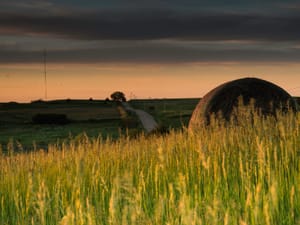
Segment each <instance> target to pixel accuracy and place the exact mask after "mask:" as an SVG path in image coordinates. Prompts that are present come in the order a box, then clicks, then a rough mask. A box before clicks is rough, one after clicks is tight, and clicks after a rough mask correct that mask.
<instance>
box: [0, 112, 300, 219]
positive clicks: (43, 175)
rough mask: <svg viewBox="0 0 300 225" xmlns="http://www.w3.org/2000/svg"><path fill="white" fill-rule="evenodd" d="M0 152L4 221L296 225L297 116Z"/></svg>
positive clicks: (299, 199)
mask: <svg viewBox="0 0 300 225" xmlns="http://www.w3.org/2000/svg"><path fill="white" fill-rule="evenodd" d="M242 121H243V122H241V123H239V124H238V125H235V123H234V122H232V123H229V124H225V123H224V124H220V123H217V122H214V121H212V124H211V125H210V126H209V127H204V126H203V127H202V128H199V129H198V130H196V131H193V132H191V131H187V130H183V131H176V132H175V131H174V132H172V131H171V132H170V133H169V134H167V135H165V136H155V135H153V136H144V135H141V136H140V137H138V138H135V139H131V138H128V137H121V138H120V139H118V140H110V139H102V138H101V137H99V138H94V139H90V138H89V137H87V136H84V135H83V136H82V137H81V138H77V139H74V140H72V141H71V142H70V143H60V144H56V145H50V146H49V148H48V151H45V150H35V151H30V152H24V153H19V152H18V153H16V152H14V148H15V146H13V145H12V143H8V152H2V153H0V224H3V225H5V224H7V225H15V224H16V225H17V224H18V225H22V224H24V225H25V224H38V225H44V224H48V225H54V224H61V225H72V224H73V225H77V224H78V225H83V224H89V225H92V224H168V225H172V224H187V225H191V224H209V225H213V224H226V225H231V224H239V225H246V224H266V225H271V224H300V158H299V157H300V115H299V114H297V115H295V114H293V113H288V114H286V115H279V114H278V115H277V118H276V119H275V118H273V117H267V118H261V117H258V116H255V118H254V120H253V121H252V122H251V123H248V121H247V119H246V118H245V119H243V120H242Z"/></svg>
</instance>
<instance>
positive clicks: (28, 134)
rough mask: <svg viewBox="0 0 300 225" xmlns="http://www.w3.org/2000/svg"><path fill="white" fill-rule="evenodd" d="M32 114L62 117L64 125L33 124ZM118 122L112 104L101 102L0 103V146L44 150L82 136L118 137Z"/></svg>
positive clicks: (120, 120)
mask: <svg viewBox="0 0 300 225" xmlns="http://www.w3.org/2000/svg"><path fill="white" fill-rule="evenodd" d="M36 114H64V115H66V116H67V117H68V119H69V120H70V121H71V122H70V123H68V124H64V125H59V124H35V123H33V122H32V117H33V116H34V115H36ZM121 124H122V119H121V117H120V114H119V111H118V109H117V107H116V105H115V104H114V103H112V102H105V101H85V100H82V101H80V100H59V101H50V102H41V101H40V102H35V103H31V104H18V103H2V104H0V144H1V145H2V146H3V148H5V146H6V145H7V143H8V142H12V143H14V145H15V146H16V148H18V146H19V148H25V149H30V148H32V147H33V146H35V147H36V148H46V147H47V146H48V144H49V143H56V142H57V141H63V140H65V139H68V138H70V137H71V138H72V137H73V138H74V137H76V136H78V135H81V134H83V133H86V134H87V135H88V136H90V137H97V136H98V135H102V136H103V137H107V136H110V137H111V138H117V137H119V134H120V128H121Z"/></svg>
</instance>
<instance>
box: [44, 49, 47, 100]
mask: <svg viewBox="0 0 300 225" xmlns="http://www.w3.org/2000/svg"><path fill="white" fill-rule="evenodd" d="M44 83H45V100H46V99H47V50H46V49H44Z"/></svg>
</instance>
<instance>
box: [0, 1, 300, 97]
mask: <svg viewBox="0 0 300 225" xmlns="http://www.w3.org/2000/svg"><path fill="white" fill-rule="evenodd" d="M299 27H300V3H299V0H285V1H282V0H281V1H279V0H251V1H249V0H227V1H225V0H219V1H217V0H185V1H182V0H180V1H179V0H152V1H145V0H102V1H99V0H93V1H92V0H89V1H87V0H10V1H6V2H4V1H1V2H0V90H1V92H0V101H30V100H34V99H39V98H45V97H46V96H45V80H44V64H43V61H44V56H43V55H44V52H45V50H46V52H47V53H46V55H47V56H46V61H47V64H46V66H47V98H48V99H54V98H89V97H93V98H105V97H107V96H109V95H110V93H111V92H113V91H114V90H121V91H124V92H125V93H126V95H127V96H128V97H131V98H134V97H138V98H149V97H154V98H159V97H161V98H165V97H201V96H203V95H204V94H205V93H206V92H207V91H209V90H210V89H211V88H213V87H215V86H216V85H218V84H220V83H222V82H225V81H228V80H231V79H236V78H240V77H245V76H255V77H260V78H263V79H268V80H270V81H272V82H274V83H276V84H278V85H280V86H282V87H283V88H285V89H286V90H287V91H288V92H290V93H291V94H292V95H300V29H299Z"/></svg>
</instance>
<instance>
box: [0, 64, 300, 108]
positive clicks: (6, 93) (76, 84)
mask: <svg viewBox="0 0 300 225" xmlns="http://www.w3.org/2000/svg"><path fill="white" fill-rule="evenodd" d="M299 71H300V64H279V65H275V64H271V65H262V64H240V63H227V64H226V63H224V64H217V65H216V64H196V63H194V64H185V65H120V64H119V65H97V64H87V65H86V64H65V65H62V64H49V65H48V66H47V100H52V99H66V98H74V99H88V98H90V97H91V98H94V99H105V98H106V97H109V95H110V94H111V93H112V92H113V91H115V90H121V91H123V92H124V93H125V94H126V96H127V97H128V98H146V99H147V98H191V97H196V98H198V97H202V96H203V95H204V94H205V93H206V92H208V91H209V90H210V89H212V88H214V87H215V86H217V85H219V84H220V83H223V82H226V81H229V80H233V79H237V78H241V77H259V78H262V79H266V80H269V81H271V82H274V83H276V84H278V85H279V86H281V87H283V88H284V89H286V90H287V91H288V92H289V93H290V94H291V95H293V96H300V76H299V75H298V74H299ZM0 85H1V86H0V88H1V95H0V101H1V102H8V101H17V102H30V101H32V100H37V99H45V97H46V96H45V88H46V87H45V80H44V70H43V65H42V64H41V65H39V64H32V65H20V64H18V65H17V64H16V65H1V66H0Z"/></svg>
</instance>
